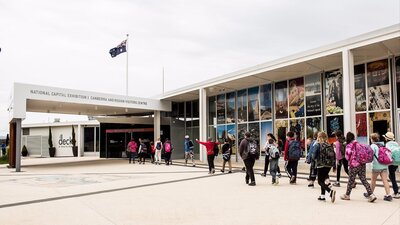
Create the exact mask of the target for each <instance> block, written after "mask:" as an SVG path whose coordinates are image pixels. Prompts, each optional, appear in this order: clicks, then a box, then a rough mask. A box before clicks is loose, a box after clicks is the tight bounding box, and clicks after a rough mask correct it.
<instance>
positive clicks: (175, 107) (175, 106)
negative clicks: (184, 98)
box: [171, 102, 178, 118]
mask: <svg viewBox="0 0 400 225" xmlns="http://www.w3.org/2000/svg"><path fill="white" fill-rule="evenodd" d="M171 117H173V118H176V117H178V103H176V102H172V112H171Z"/></svg>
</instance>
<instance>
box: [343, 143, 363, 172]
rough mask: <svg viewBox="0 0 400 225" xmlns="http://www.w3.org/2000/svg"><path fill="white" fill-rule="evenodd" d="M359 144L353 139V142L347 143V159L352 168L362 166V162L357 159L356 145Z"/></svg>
mask: <svg viewBox="0 0 400 225" xmlns="http://www.w3.org/2000/svg"><path fill="white" fill-rule="evenodd" d="M357 144H358V142H357V141H355V140H354V141H352V142H351V143H349V144H347V146H346V159H347V161H349V166H350V168H355V167H358V166H360V165H361V164H360V163H359V162H358V161H357V160H356V149H357V148H356V147H357V146H356V145H357Z"/></svg>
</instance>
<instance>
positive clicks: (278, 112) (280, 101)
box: [275, 81, 288, 119]
mask: <svg viewBox="0 0 400 225" xmlns="http://www.w3.org/2000/svg"><path fill="white" fill-rule="evenodd" d="M275 118H276V119H286V118H288V98H287V82H286V81H282V82H278V83H275Z"/></svg>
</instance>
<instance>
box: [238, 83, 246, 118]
mask: <svg viewBox="0 0 400 225" xmlns="http://www.w3.org/2000/svg"><path fill="white" fill-rule="evenodd" d="M237 105H238V106H237V107H238V123H243V122H246V121H247V90H246V89H245V90H240V91H238V96H237Z"/></svg>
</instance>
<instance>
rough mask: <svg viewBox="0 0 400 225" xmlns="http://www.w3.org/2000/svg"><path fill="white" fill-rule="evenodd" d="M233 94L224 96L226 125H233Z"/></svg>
mask: <svg viewBox="0 0 400 225" xmlns="http://www.w3.org/2000/svg"><path fill="white" fill-rule="evenodd" d="M235 120H236V114H235V92H231V93H227V94H226V123H235Z"/></svg>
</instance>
